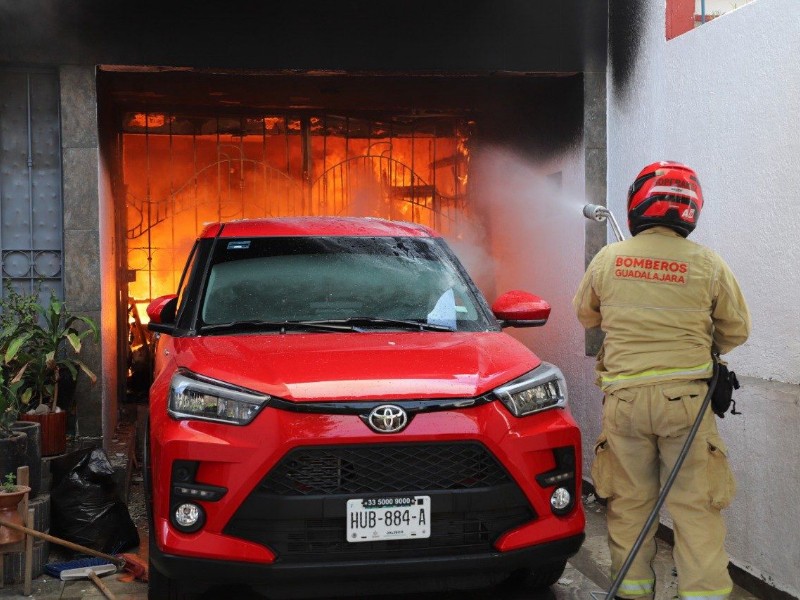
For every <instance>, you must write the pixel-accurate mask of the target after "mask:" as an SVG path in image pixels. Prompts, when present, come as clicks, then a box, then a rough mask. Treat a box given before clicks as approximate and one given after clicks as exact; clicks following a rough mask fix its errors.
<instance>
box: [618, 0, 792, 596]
mask: <svg viewBox="0 0 800 600" xmlns="http://www.w3.org/2000/svg"><path fill="white" fill-rule="evenodd" d="M647 7H648V9H647V10H648V11H649V14H648V15H647V16H646V17H645V18H644V19H643V25H644V27H643V30H642V39H641V46H640V50H639V53H638V56H637V58H636V66H635V73H634V75H633V77H632V79H631V81H632V84H631V85H630V86H629V87H628V89H627V90H626V91H625V92H624V93H622V94H621V95H615V91H614V88H613V86H612V85H611V84H610V83H611V82H610V81H609V86H608V89H609V105H608V192H609V206H610V208H611V209H612V210H613V211H614V213H615V214H617V215H618V217H620V218H624V215H625V195H626V191H627V188H628V186H629V185H630V183H631V181H632V180H633V179H634V177H635V176H636V174H637V173H638V172H639V170H640V169H641V168H642V167H643V166H644V165H646V164H648V163H650V162H653V161H656V160H677V161H682V162H685V163H686V164H688V165H690V166H692V167H693V168H694V169H696V170H697V172H698V174H699V176H700V181H701V183H702V187H703V192H704V196H705V200H706V206H705V208H704V210H703V214H702V216H701V218H700V221H699V225H698V228H697V230H696V231H695V232H694V233H693V234H692V239H693V240H695V241H697V242H700V243H702V244H705V245H708V246H710V247H712V248H714V249H715V250H717V251H718V252H719V253H720V254H721V255H722V257H723V258H724V259H725V260H726V261H727V262H728V264H729V265H730V266H731V268H732V269H733V272H734V273H735V274H736V275H737V277H738V279H739V282H740V284H741V286H742V289H743V290H744V293H745V296H746V298H747V300H748V303H749V305H750V310H751V312H752V315H753V334H752V336H751V339H750V340H749V341H748V343H747V344H746V345H745V346H743V347H741V348H739V349H737V350H735V351H733V352H732V353H730V354H729V355H728V358H729V361H730V364H731V366H732V367H733V368H734V369H735V370H736V372H737V373H739V374H740V375H743V376H748V378H747V379H745V380H744V381H745V387H744V388H743V389H742V390H740V391H739V392H738V393H737V395H736V396H735V397H737V398H738V399H739V407H740V409H741V410H743V411H744V412H745V414H744V415H743V416H741V417H731V416H729V417H727V418H726V419H724V420H722V421H719V424H720V430H721V432H722V434H723V436H724V438H725V439H726V441H727V443H728V445H729V450H730V458H731V462H732V465H733V468H734V471H735V473H736V476H737V479H738V482H739V492H738V496H737V499H736V500H735V501H734V503H733V505H732V506H731V507H730V508H729V509H728V510H727V511H726V514H727V519H728V527H729V535H728V550H729V553H730V554H731V557H732V560H733V561H734V563H735V564H737V565H739V566H741V567H743V568H745V569H747V570H749V571H751V572H753V573H756V574H758V575H760V576H762V577H764V578H765V579H767V580H769V581H770V582H771V583H772V584H773V585H775V586H776V587H777V588H779V589H782V590H784V591H787V592H789V593H791V594H792V595H794V596H799V595H800V543H799V542H798V540H800V524H798V518H797V515H798V509H797V499H796V498H797V493H798V489H797V488H798V485H800V393H798V392H800V387H798V384H799V383H800V318H799V317H798V310H797V305H798V304H800V277H798V276H797V275H796V268H797V267H796V265H797V264H799V263H800V212H798V211H800V60H799V59H798V57H800V16H799V15H798V3H797V2H796V0H755V1H753V2H750V3H749V4H747V5H746V6H743V7H741V8H739V9H738V10H735V11H733V12H730V13H728V14H725V15H723V16H721V17H719V18H717V19H714V20H713V21H711V22H709V23H706V24H705V25H704V26H702V27H698V28H696V29H694V30H693V31H690V32H688V33H686V34H684V35H682V36H679V37H677V38H675V39H673V40H670V41H669V42H667V41H666V40H665V35H664V21H665V19H664V2H663V0H647ZM781 382H783V383H781Z"/></svg>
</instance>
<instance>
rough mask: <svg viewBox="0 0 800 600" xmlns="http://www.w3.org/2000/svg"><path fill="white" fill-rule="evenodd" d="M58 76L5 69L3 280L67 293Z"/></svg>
mask: <svg viewBox="0 0 800 600" xmlns="http://www.w3.org/2000/svg"><path fill="white" fill-rule="evenodd" d="M62 214H63V211H62V196H61V141H60V121H59V86H58V75H57V74H56V73H55V72H53V71H45V70H27V69H0V251H2V280H3V283H4V285H5V283H6V282H8V283H10V284H11V285H12V286H13V288H14V289H16V290H17V291H19V292H31V291H34V290H35V289H36V288H37V286H40V288H41V292H40V295H41V299H42V300H43V301H44V300H46V299H47V298H48V297H49V295H50V292H51V291H53V292H55V293H56V295H58V296H59V297H63V269H62V264H63V263H62V255H63V217H62Z"/></svg>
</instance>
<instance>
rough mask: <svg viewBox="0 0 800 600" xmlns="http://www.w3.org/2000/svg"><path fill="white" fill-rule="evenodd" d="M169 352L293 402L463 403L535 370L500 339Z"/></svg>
mask: <svg viewBox="0 0 800 600" xmlns="http://www.w3.org/2000/svg"><path fill="white" fill-rule="evenodd" d="M175 351H176V353H175V361H176V363H177V366H178V367H183V368H186V369H189V370H190V371H193V372H195V373H199V374H202V375H205V376H207V377H212V378H214V379H218V380H220V381H226V382H229V383H233V384H236V385H239V386H242V387H245V388H249V389H252V390H257V391H260V392H263V393H266V394H270V395H272V396H277V397H280V398H285V399H287V400H294V401H298V402H303V401H326V400H331V401H332V400H362V399H363V400H381V399H403V398H469V397H474V396H479V395H481V394H483V393H485V392H487V391H489V390H491V389H493V388H495V387H497V386H499V385H501V384H503V383H506V382H507V381H509V380H511V379H513V378H515V377H517V376H519V375H522V374H523V373H526V372H527V371H530V370H531V369H533V368H535V367H537V366H538V365H539V364H540V363H541V361H540V360H539V358H538V357H536V356H535V355H534V354H533V353H532V352H531V351H530V350H528V348H526V347H525V346H524V345H522V344H521V343H520V342H518V341H516V340H515V339H514V338H512V337H510V336H509V335H506V334H504V333H502V332H481V333H467V332H464V333H450V332H443V333H438V332H391V333H389V332H380V333H313V334H294V333H292V334H266V335H265V334H259V335H223V336H204V337H185V338H177V339H175Z"/></svg>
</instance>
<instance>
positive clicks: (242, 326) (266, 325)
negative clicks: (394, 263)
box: [200, 319, 353, 333]
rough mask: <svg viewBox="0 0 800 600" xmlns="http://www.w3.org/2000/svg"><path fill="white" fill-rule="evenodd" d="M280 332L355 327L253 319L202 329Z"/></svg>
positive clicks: (206, 326) (207, 331) (351, 328)
mask: <svg viewBox="0 0 800 600" xmlns="http://www.w3.org/2000/svg"><path fill="white" fill-rule="evenodd" d="M251 330H260V331H279V332H280V333H286V332H287V331H308V330H314V331H353V327H351V326H349V325H347V324H346V323H342V324H338V323H326V322H319V323H317V322H314V321H260V320H258V319H253V320H251V321H231V322H230V323H213V324H211V325H203V326H201V327H200V333H213V332H219V331H228V332H231V331H251Z"/></svg>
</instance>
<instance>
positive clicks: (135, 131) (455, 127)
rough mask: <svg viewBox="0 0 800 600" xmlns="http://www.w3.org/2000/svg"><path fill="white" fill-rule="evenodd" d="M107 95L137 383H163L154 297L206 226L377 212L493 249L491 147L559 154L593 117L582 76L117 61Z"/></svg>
mask: <svg viewBox="0 0 800 600" xmlns="http://www.w3.org/2000/svg"><path fill="white" fill-rule="evenodd" d="M443 80H444V81H443ZM443 84H444V85H443ZM98 96H99V103H100V105H101V106H100V109H101V110H100V115H101V139H103V140H105V144H104V145H105V152H104V153H105V154H106V157H107V161H108V163H109V164H111V165H113V166H112V168H111V179H112V189H113V196H114V199H113V203H114V206H115V208H114V215H115V221H116V222H115V228H116V231H117V236H118V239H120V240H122V241H124V244H125V251H124V252H120V253H119V259H118V260H119V261H121V262H120V263H119V264H118V265H117V266H118V273H119V274H118V287H119V296H118V297H119V299H120V305H119V307H118V314H119V315H122V316H127V322H126V323H122V322H121V323H120V325H119V327H120V328H119V331H120V333H121V334H122V333H123V332H125V331H127V335H125V338H126V339H127V341H128V343H127V346H126V347H122V345H120V348H119V349H120V351H121V353H122V354H124V355H127V360H123V361H120V363H121V364H127V366H128V373H127V375H128V378H129V384H132V385H133V388H134V389H133V391H134V392H136V391H137V389H138V391H140V392H142V391H144V390H146V386H147V384H148V373H149V366H148V364H149V351H148V334H147V332H146V328H145V327H144V325H145V324H146V321H147V316H146V313H145V310H144V309H145V307H146V306H147V304H148V303H149V302H150V301H151V300H152V299H154V298H156V297H159V296H161V295H164V294H169V293H173V292H174V291H175V290H176V289H177V287H178V283H179V280H180V277H181V271H182V268H183V265H184V263H185V260H186V257H187V255H188V253H189V251H190V249H191V247H192V244H193V243H194V240H195V239H196V237H197V235H198V233H199V232H200V231H201V230H202V228H203V226H204V224H206V223H209V222H215V221H229V220H235V219H247V218H258V217H281V216H300V215H329V216H343V215H348V216H372V217H381V218H387V219H394V220H403V221H411V222H415V223H421V224H424V225H427V226H429V227H432V228H434V229H436V230H437V231H439V232H441V233H443V234H444V235H445V236H447V237H448V238H450V239H451V240H454V241H456V242H457V241H458V240H459V239H464V238H468V239H469V241H470V242H474V241H475V239H476V238H480V240H481V241H482V242H483V244H484V245H486V246H487V247H488V246H489V245H490V240H489V239H488V238H489V237H490V236H489V232H488V230H487V229H486V228H485V227H484V226H483V225H482V222H483V221H484V220H485V218H487V215H486V207H485V206H484V207H481V206H480V205H479V204H478V203H477V202H476V199H475V193H474V191H473V188H474V185H473V184H474V182H473V181H472V180H471V170H472V169H473V167H474V166H475V165H476V164H478V165H479V162H480V160H481V156H482V155H481V152H480V149H481V147H484V148H485V147H488V146H490V145H492V146H496V145H498V144H499V145H504V146H507V147H510V148H514V149H517V150H518V151H520V152H527V153H529V154H531V155H533V156H535V157H536V158H537V159H538V160H540V161H541V162H546V161H547V159H548V156H550V155H555V154H557V153H558V152H560V151H563V149H564V147H566V146H567V145H568V143H569V142H568V141H569V140H570V139H574V138H575V137H576V131H579V130H580V126H581V99H580V79H579V78H578V77H534V76H521V75H516V76H506V77H490V76H472V77H469V76H462V77H446V78H443V77H430V76H429V77H424V76H423V77H420V76H417V77H413V76H404V77H375V76H347V75H333V74H304V75H275V74H271V75H260V76H255V75H240V74H225V75H218V74H213V75H212V74H208V73H203V72H199V71H189V72H186V71H180V72H174V71H173V72H162V71H150V70H142V71H136V72H131V71H130V70H122V71H119V70H116V69H114V68H104V69H101V71H100V72H99V76H98ZM556 107H558V108H556ZM556 175H557V173H556ZM476 232H479V233H476ZM467 262H469V261H468V260H467ZM477 275H478V279H479V281H478V283H479V285H481V287H483V288H484V291H487V289H486V288H491V287H492V280H493V278H494V277H493V274H492V273H490V272H486V271H485V269H484V272H482V273H477ZM482 276H483V279H484V280H485V281H480V279H481V278H482ZM121 337H122V336H121Z"/></svg>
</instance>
